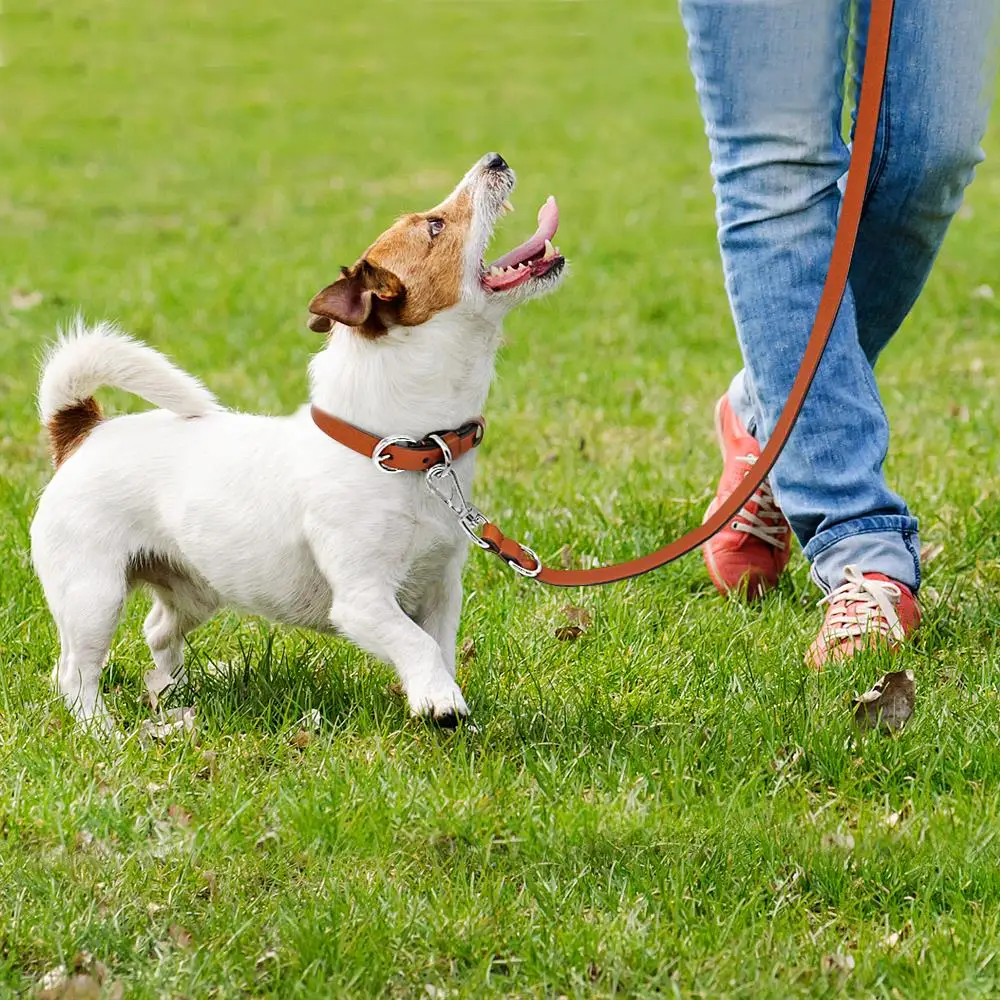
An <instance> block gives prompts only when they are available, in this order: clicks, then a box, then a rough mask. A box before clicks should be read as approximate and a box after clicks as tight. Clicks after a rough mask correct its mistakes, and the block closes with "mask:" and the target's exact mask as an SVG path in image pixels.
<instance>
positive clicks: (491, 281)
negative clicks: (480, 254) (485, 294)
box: [482, 195, 566, 292]
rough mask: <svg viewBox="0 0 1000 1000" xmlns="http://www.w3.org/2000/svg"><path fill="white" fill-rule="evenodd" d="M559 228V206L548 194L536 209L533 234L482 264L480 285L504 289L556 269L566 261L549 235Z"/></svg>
mask: <svg viewBox="0 0 1000 1000" xmlns="http://www.w3.org/2000/svg"><path fill="white" fill-rule="evenodd" d="M558 228H559V206H558V205H557V204H556V200H555V198H553V197H552V196H551V195H549V197H548V199H547V200H546V202H545V204H544V205H542V207H541V208H540V209H539V210H538V229H537V230H535V235H534V236H532V237H530V239H527V240H525V241H524V243H522V244H521V245H520V246H519V247H515V248H514V249H513V250H511V251H510V252H509V253H505V254H504V255H503V256H502V257H499V258H497V259H496V260H495V261H493V263H492V264H490V266H489V267H485V266H484V268H483V276H482V283H483V287H484V288H485V289H486V290H487V291H490V292H507V291H510V290H511V289H512V288H517V287H518V285H523V284H524V283H525V282H528V281H532V280H533V279H535V278H541V277H543V276H544V275H546V274H548V273H549V272H551V271H555V272H556V273H558V271H559V270H561V268H562V266H563V264H564V263H565V262H566V261H565V258H564V257H563V256H562V254H560V253H559V248H558V247H554V246H553V245H552V238H553V237H554V236H555V234H556V230H557V229H558Z"/></svg>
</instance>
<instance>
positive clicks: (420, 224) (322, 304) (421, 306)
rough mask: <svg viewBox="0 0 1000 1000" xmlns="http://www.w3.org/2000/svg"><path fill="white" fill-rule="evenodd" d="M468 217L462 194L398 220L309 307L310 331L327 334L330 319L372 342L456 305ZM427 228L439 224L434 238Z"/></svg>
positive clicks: (469, 208)
mask: <svg viewBox="0 0 1000 1000" xmlns="http://www.w3.org/2000/svg"><path fill="white" fill-rule="evenodd" d="M472 214H473V206H472V198H471V196H470V195H469V193H468V191H464V190H463V191H460V192H459V193H458V194H457V195H455V196H453V197H451V198H449V199H448V200H447V201H444V202H442V203H441V204H440V205H438V206H437V207H436V208H432V209H430V210H429V211H427V212H415V213H413V214H411V215H405V216H403V218H401V219H399V220H398V221H397V222H396V223H395V224H394V225H393V226H391V227H390V228H389V229H387V230H386V231H385V232H384V233H383V234H382V235H381V236H380V237H379V238H378V239H377V240H376V241H375V242H374V243H373V244H372V245H371V246H370V247H369V248H368V249H367V250H366V251H365V252H364V254H363V255H362V256H361V258H360V260H358V261H357V262H356V263H355V264H354V265H353V266H352V267H349V268H343V269H342V271H341V275H342V276H341V277H340V278H339V279H338V280H337V281H335V282H334V283H333V284H332V285H329V286H327V287H326V288H324V289H323V291H321V292H320V293H319V294H318V295H317V296H316V297H315V298H314V299H313V300H312V302H310V303H309V311H310V312H311V313H313V315H314V317H318V318H316V319H315V320H311V321H310V324H309V325H310V328H311V329H313V330H317V331H319V332H327V331H328V330H329V326H328V325H327V324H326V323H325V322H324V319H329V320H332V321H333V322H337V323H345V324H346V325H347V326H350V327H353V328H354V329H355V330H357V331H358V332H360V333H362V334H364V335H366V336H369V337H377V336H379V335H380V334H382V333H385V331H386V329H387V328H388V327H389V326H394V325H398V326H419V325H420V324H421V323H426V322H427V320H429V319H430V318H431V317H432V316H434V315H435V314H436V313H439V312H441V311H442V310H444V309H448V308H450V307H451V306H453V305H455V304H456V303H457V302H458V300H459V299H460V298H461V294H462V280H463V278H464V271H465V243H466V240H467V238H468V235H469V226H470V225H471V224H472ZM432 223H433V224H434V226H435V227H437V226H438V225H439V224H441V223H443V228H441V229H440V232H438V233H437V234H436V235H432Z"/></svg>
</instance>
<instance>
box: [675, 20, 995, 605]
mask: <svg viewBox="0 0 1000 1000" xmlns="http://www.w3.org/2000/svg"><path fill="white" fill-rule="evenodd" d="M869 3H870V0H859V2H858V3H857V4H856V6H855V8H854V11H853V17H854V22H855V26H856V29H857V30H856V32H855V33H856V35H857V36H858V37H860V38H862V39H863V33H864V31H865V30H866V28H867V22H868V16H869V10H870V9H869ZM996 6H997V5H996V0H899V2H897V3H896V10H895V16H894V21H893V37H892V46H891V50H890V56H889V66H888V78H887V83H886V90H885V97H884V104H883V109H882V117H881V120H880V123H879V137H878V145H877V148H876V151H875V157H874V162H873V166H872V171H871V175H870V177H869V180H868V193H867V200H866V203H865V209H864V214H863V216H862V221H861V229H860V233H859V236H858V243H857V251H856V255H855V258H854V262H853V265H852V267H851V275H850V287H849V288H848V291H847V294H846V295H845V297H844V302H843V305H842V307H841V309H840V314H839V316H838V318H837V322H836V324H835V326H834V330H833V333H832V335H831V337H830V343H829V346H828V347H827V350H826V354H825V355H824V357H823V360H822V362H821V363H820V366H819V371H818V373H817V377H816V380H815V382H814V383H813V386H812V388H811V390H810V392H809V395H808V397H807V398H806V402H805V406H804V407H803V410H802V415H801V416H800V418H799V421H798V423H797V424H796V427H795V429H794V431H793V432H792V435H791V438H790V440H789V442H788V445H787V446H786V448H785V450H784V452H783V453H782V455H781V457H780V458H779V460H778V462H777V464H776V466H775V468H774V471H773V472H772V474H771V485H772V487H773V490H774V494H775V497H776V499H777V501H778V503H779V504H780V506H781V508H782V510H783V511H784V512H785V515H786V516H787V517H788V520H789V522H790V523H791V525H792V529H793V531H794V532H795V534H796V536H797V537H798V539H799V541H800V542H801V544H802V545H803V547H804V549H805V553H806V556H807V558H808V559H809V560H810V562H811V563H812V568H813V578H814V579H815V580H816V581H817V583H819V584H820V586H821V587H823V588H824V589H826V590H830V589H831V588H833V587H836V586H837V585H839V584H840V583H841V582H842V581H843V567H844V566H845V565H850V564H855V565H857V566H858V567H859V568H860V569H861V570H862V571H863V572H879V573H884V574H886V575H887V576H890V577H892V578H893V579H896V580H899V581H900V582H902V583H904V584H906V585H907V586H908V587H910V588H911V589H914V590H916V589H917V588H918V587H919V584H920V559H919V552H920V544H919V540H918V535H917V521H916V519H915V518H914V517H912V516H911V515H910V511H909V510H908V508H907V506H906V503H905V502H904V501H903V499H902V498H901V497H900V496H898V495H897V494H896V493H894V492H893V491H892V490H890V489H889V487H888V485H887V484H886V481H885V476H884V474H883V471H882V466H883V462H884V460H885V456H886V452H887V450H888V447H889V426H888V422H887V420H886V415H885V411H884V410H883V408H882V403H881V400H880V399H879V393H878V387H877V385H876V383H875V378H874V375H873V372H872V368H873V365H874V364H875V361H876V359H877V358H878V356H879V353H880V352H881V350H882V348H883V347H885V345H886V343H888V341H889V339H890V338H891V337H892V335H893V334H894V333H895V332H896V330H897V329H898V328H899V325H900V323H901V322H902V321H903V319H904V317H905V316H906V314H907V313H908V312H909V310H910V308H911V307H912V306H913V303H914V302H915V301H916V298H917V296H918V295H919V293H920V290H921V289H922V288H923V285H924V282H925V281H926V279H927V275H928V273H929V271H930V268H931V265H932V263H933V261H934V258H935V256H936V254H937V252H938V249H939V248H940V246H941V241H942V239H943V238H944V234H945V230H946V229H947V228H948V223H949V222H950V220H951V218H952V216H953V215H954V214H955V212H956V211H957V210H958V208H959V205H960V204H961V200H962V194H963V191H964V189H965V187H966V185H967V184H968V183H969V181H970V180H971V179H972V175H973V171H974V169H975V166H976V164H977V163H979V162H980V161H981V160H982V158H983V154H982V150H981V148H980V141H981V139H982V136H983V133H984V131H985V128H986V120H987V105H988V101H987V95H986V88H985V87H984V80H986V79H987V78H988V74H987V65H988V63H989V61H990V56H991V54H992V43H991V41H990V39H991V37H992V33H993V22H994V19H995V17H996ZM681 11H682V15H683V18H684V23H685V27H686V29H687V32H688V40H689V51H690V57H691V64H692V68H693V71H694V75H695V79H696V83H697V89H698V97H699V102H700V105H701V109H702V114H703V116H704V119H705V126H706V132H707V135H708V139H709V147H710V151H711V157H712V174H713V177H714V179H715V190H716V198H717V204H718V222H719V244H720V247H721V251H722V261H723V270H724V274H725V280H726V290H727V292H728V294H729V299H730V304H731V306H732V312H733V316H734V318H735V322H736V331H737V336H738V338H739V343H740V348H741V351H742V355H743V362H744V369H743V371H741V372H740V373H739V374H738V375H737V376H736V377H735V378H734V379H733V381H732V383H731V385H730V389H729V395H730V401H731V402H732V405H733V408H734V410H735V411H736V413H737V414H738V415H739V416H740V417H741V418H742V420H743V422H744V423H745V424H746V426H747V427H748V429H749V430H750V431H751V433H753V434H754V435H755V437H757V439H758V440H759V441H760V442H761V443H762V444H763V443H764V442H766V440H767V438H768V436H769V435H770V434H771V432H772V431H773V429H774V426H775V424H776V423H777V420H778V416H779V415H780V413H781V410H782V407H783V406H784V404H785V399H786V397H787V394H788V390H789V389H790V388H791V385H792V381H793V380H794V378H795V373H796V371H797V369H798V366H799V362H800V361H801V358H802V354H803V351H804V349H805V344H806V340H807V339H808V335H809V332H810V330H811V328H812V323H813V319H814V317H815V314H816V306H817V304H818V302H819V297H820V290H821V289H822V287H823V282H824V280H825V278H826V271H827V267H828V264H829V260H830V252H831V249H832V247H833V237H834V232H835V230H836V225H837V216H838V212H839V208H840V198H841V191H842V184H843V181H844V177H845V171H846V170H847V165H848V160H849V149H848V146H847V144H846V143H845V141H844V139H843V138H842V133H841V119H842V115H843V105H844V82H845V75H846V71H845V62H846V60H845V56H846V53H847V48H848V40H849V39H848V28H847V24H848V18H849V16H851V4H850V3H849V0H681ZM856 55H857V57H858V59H859V60H863V58H864V52H863V45H858V46H857V49H856ZM859 72H860V71H859ZM859 82H860V81H859V76H855V77H854V78H853V79H852V80H851V81H850V86H851V89H852V92H853V93H852V103H854V102H855V101H856V92H857V87H858V84H859Z"/></svg>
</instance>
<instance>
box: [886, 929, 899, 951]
mask: <svg viewBox="0 0 1000 1000" xmlns="http://www.w3.org/2000/svg"><path fill="white" fill-rule="evenodd" d="M899 938H900V934H899V931H892V933H890V934H886V936H885V937H884V938H882V947H883V948H895V947H896V945H897V944H899Z"/></svg>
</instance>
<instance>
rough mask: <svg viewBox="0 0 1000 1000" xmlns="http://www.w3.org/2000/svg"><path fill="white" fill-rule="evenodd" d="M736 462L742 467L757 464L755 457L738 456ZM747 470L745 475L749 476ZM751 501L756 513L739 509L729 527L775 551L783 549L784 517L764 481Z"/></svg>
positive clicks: (768, 484)
mask: <svg viewBox="0 0 1000 1000" xmlns="http://www.w3.org/2000/svg"><path fill="white" fill-rule="evenodd" d="M736 461H737V462H742V463H743V464H744V465H749V466H751V467H752V466H754V465H756V464H757V456H756V455H740V456H739V457H738V458H737V459H736ZM749 472H750V470H749V469H748V470H747V472H746V473H745V474H746V475H749ZM751 501H752V502H754V503H756V504H757V513H756V514H755V513H754V512H753V511H750V510H747V508H746V507H741V508H740V512H739V514H737V515H736V520H735V521H733V523H732V525H731V527H732V529H733V531H740V532H742V533H743V534H744V535H753V536H754V538H759V539H760V540H761V541H762V542H766V543H767V544H768V545H773V546H774V547H775V548H776V549H783V548H784V547H785V536H786V535H787V534H788V526H787V525H786V524H785V515H784V514H782V513H781V510H780V509H779V507H778V505H777V504H776V503H775V501H774V494H773V493H772V492H771V484H770V483H768V481H767V480H766V479H765V480H764V482H763V483H761V484H760V489H758V490H757V492H756V493H754V495H753V497H752V498H751Z"/></svg>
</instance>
